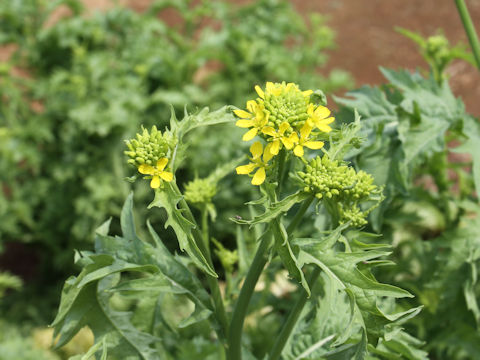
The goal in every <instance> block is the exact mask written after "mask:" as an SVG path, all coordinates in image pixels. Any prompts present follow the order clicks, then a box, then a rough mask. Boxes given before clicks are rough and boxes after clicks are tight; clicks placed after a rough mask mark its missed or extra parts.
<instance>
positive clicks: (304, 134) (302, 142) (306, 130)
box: [293, 123, 324, 157]
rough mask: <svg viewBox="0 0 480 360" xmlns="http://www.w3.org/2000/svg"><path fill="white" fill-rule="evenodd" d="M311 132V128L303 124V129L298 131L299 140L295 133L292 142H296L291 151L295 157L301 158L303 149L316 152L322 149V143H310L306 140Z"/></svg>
mask: <svg viewBox="0 0 480 360" xmlns="http://www.w3.org/2000/svg"><path fill="white" fill-rule="evenodd" d="M311 132H312V127H311V126H309V125H308V123H305V125H303V127H302V128H301V129H300V139H299V138H298V135H297V134H296V133H295V136H294V142H296V143H297V145H295V148H294V149H293V153H294V154H295V155H296V156H298V157H302V156H303V154H304V151H303V147H307V148H309V149H312V150H318V149H321V148H322V147H323V145H324V143H323V141H312V140H309V139H308V137H309V136H310V133H311Z"/></svg>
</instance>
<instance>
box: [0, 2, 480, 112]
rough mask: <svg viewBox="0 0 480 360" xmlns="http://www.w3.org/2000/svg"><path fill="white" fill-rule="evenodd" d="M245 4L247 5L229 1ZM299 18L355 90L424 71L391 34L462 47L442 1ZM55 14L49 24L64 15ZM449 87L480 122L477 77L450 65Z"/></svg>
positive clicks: (94, 5)
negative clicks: (318, 20)
mask: <svg viewBox="0 0 480 360" xmlns="http://www.w3.org/2000/svg"><path fill="white" fill-rule="evenodd" d="M233 1H235V2H237V3H247V2H250V1H251V0H233ZM84 2H85V5H86V7H87V8H88V9H89V10H90V12H93V11H97V10H100V11H102V10H105V9H107V8H109V7H111V5H112V3H113V1H111V0H84ZM119 2H120V3H121V4H126V5H128V6H130V7H132V8H133V9H135V10H137V11H139V12H142V11H144V10H145V9H146V8H147V7H148V5H149V3H150V2H151V0H120V1H119ZM292 3H294V5H295V7H296V8H297V9H298V10H299V11H300V12H301V13H303V14H309V13H312V12H319V13H321V14H325V15H327V16H328V18H329V25H330V26H331V27H332V28H333V29H334V30H335V31H336V32H337V45H338V46H337V48H336V49H335V50H333V51H332V52H331V58H330V62H329V65H328V68H327V70H329V69H332V68H340V69H345V70H348V71H350V72H351V73H352V74H353V76H354V78H355V80H356V83H357V85H358V86H359V85H361V84H371V85H374V84H380V83H382V82H383V78H382V75H381V73H380V71H379V70H378V68H379V66H384V67H389V68H394V69H395V68H408V69H412V70H414V69H416V68H418V67H424V68H425V67H426V65H425V63H424V61H423V60H422V58H421V56H420V54H419V53H418V50H417V48H416V45H415V44H413V42H412V41H410V40H409V39H406V38H405V37H403V36H402V35H400V34H398V33H397V32H395V30H394V28H395V27H397V26H398V27H403V28H406V29H409V30H412V31H415V32H419V33H421V34H423V35H424V36H428V35H432V34H435V32H436V31H437V29H443V31H444V34H445V35H446V36H447V38H448V39H449V40H450V42H451V43H452V44H456V43H457V42H458V41H462V42H464V43H465V44H466V43H467V38H466V36H465V32H464V30H463V26H462V24H461V22H460V19H459V16H458V13H457V11H456V7H455V5H454V2H453V1H446V0H442V1H440V0H421V1H419V0H388V1H385V0H293V1H292ZM467 6H468V8H469V10H470V13H471V16H472V19H473V22H474V23H475V25H476V27H477V29H478V30H479V31H480V0H468V1H467ZM64 10H65V9H63V10H60V11H58V12H57V13H56V14H55V15H54V16H53V17H52V19H50V20H51V21H49V24H51V23H53V22H54V21H55V20H57V19H58V18H59V17H61V16H65V15H68V12H66V11H64ZM162 17H163V18H164V19H165V20H166V21H167V22H168V23H175V22H176V21H178V19H179V18H178V16H176V14H174V13H171V12H167V13H165V14H163V16H162ZM11 51H12V49H11V48H8V49H1V48H0V60H5V58H6V57H8V55H7V54H8V53H10V52H11ZM448 73H449V74H450V75H451V86H452V88H453V91H454V92H455V94H456V95H457V96H460V97H462V99H463V100H464V101H465V104H466V107H467V110H468V111H469V112H471V113H472V114H474V115H476V116H480V101H478V99H480V73H479V72H478V71H477V70H476V69H475V68H474V67H473V66H471V65H469V64H468V63H465V62H464V61H455V62H454V63H453V64H452V65H451V66H450V67H449V69H448Z"/></svg>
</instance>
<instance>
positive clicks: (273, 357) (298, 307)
mask: <svg viewBox="0 0 480 360" xmlns="http://www.w3.org/2000/svg"><path fill="white" fill-rule="evenodd" d="M319 275H320V268H319V267H315V269H313V272H312V273H311V274H310V278H309V279H308V285H309V286H310V288H311V289H312V290H313V287H314V285H315V283H316V282H317V279H318V276H319ZM307 300H308V294H307V292H306V291H305V290H302V293H301V294H300V296H299V297H298V299H297V302H296V303H295V305H294V307H293V309H292V310H291V312H290V314H289V315H288V318H287V320H286V321H285V324H284V325H283V327H282V330H281V331H280V334H279V335H278V337H277V340H276V341H275V344H273V347H272V350H271V351H270V354H269V356H268V360H277V359H278V358H280V355H281V354H282V351H283V348H284V347H285V345H286V344H287V341H288V338H289V337H290V335H291V333H292V330H293V328H294V327H295V325H296V323H297V321H298V319H299V318H300V314H301V313H302V310H303V308H304V306H305V304H306V303H307Z"/></svg>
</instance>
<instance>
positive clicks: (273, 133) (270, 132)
mask: <svg viewBox="0 0 480 360" xmlns="http://www.w3.org/2000/svg"><path fill="white" fill-rule="evenodd" d="M262 133H264V134H265V135H270V136H276V135H277V132H276V131H275V129H274V128H273V127H271V126H265V127H264V128H263V129H262Z"/></svg>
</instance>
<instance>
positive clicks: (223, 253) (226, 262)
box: [212, 238, 238, 273]
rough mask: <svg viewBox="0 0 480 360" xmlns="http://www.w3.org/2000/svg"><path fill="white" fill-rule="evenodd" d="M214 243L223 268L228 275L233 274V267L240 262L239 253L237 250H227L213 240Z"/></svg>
mask: <svg viewBox="0 0 480 360" xmlns="http://www.w3.org/2000/svg"><path fill="white" fill-rule="evenodd" d="M212 242H213V243H214V244H215V247H216V249H215V254H216V255H217V256H218V258H219V259H220V262H221V263H222V266H223V268H224V269H225V271H227V272H228V273H232V272H233V267H234V266H235V264H236V263H237V262H238V252H237V250H228V249H227V248H225V247H224V246H223V245H222V244H221V243H220V242H219V241H218V240H216V239H215V238H212Z"/></svg>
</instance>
